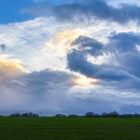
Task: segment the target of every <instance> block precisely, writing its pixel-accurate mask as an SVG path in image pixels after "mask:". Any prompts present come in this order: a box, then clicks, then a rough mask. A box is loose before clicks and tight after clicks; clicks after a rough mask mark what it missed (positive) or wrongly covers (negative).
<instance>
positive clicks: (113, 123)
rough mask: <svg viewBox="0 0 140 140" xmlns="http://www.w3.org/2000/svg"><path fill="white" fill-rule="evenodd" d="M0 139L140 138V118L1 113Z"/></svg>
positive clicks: (121, 139) (103, 139)
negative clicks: (27, 115)
mask: <svg viewBox="0 0 140 140" xmlns="http://www.w3.org/2000/svg"><path fill="white" fill-rule="evenodd" d="M0 140H140V119H138V118H137V119H135V118H85V117H77V118H76V117H75V118H70V117H67V118H66V117H64V118H63V117H62V118H57V117H38V118H32V117H31V118H25V117H0Z"/></svg>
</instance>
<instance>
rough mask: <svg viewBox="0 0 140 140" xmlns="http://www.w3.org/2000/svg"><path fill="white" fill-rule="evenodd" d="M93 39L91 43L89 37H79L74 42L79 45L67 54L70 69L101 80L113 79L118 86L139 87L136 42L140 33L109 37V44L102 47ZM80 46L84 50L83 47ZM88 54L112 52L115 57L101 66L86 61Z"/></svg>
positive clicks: (139, 65) (139, 42)
mask: <svg viewBox="0 0 140 140" xmlns="http://www.w3.org/2000/svg"><path fill="white" fill-rule="evenodd" d="M86 40H87V42H86ZM91 40H92V39H91V38H90V43H89V38H87V37H85V38H84V37H82V38H81V40H79V38H78V39H76V41H74V43H72V44H76V45H77V46H78V47H79V48H78V49H73V50H72V51H70V52H69V53H68V55H67V60H68V67H69V69H71V70H72V71H76V72H80V73H81V74H84V75H86V76H88V77H93V78H97V79H100V80H102V81H106V82H107V81H110V82H111V81H112V83H113V82H114V81H115V82H116V83H115V86H117V87H120V88H121V87H122V88H126V89H127V88H135V89H139V84H140V71H139V67H140V52H139V50H138V49H137V45H139V44H140V35H139V34H134V33H119V34H115V35H113V36H111V37H109V42H108V43H107V44H105V45H102V46H101V43H100V42H98V41H95V40H94V39H93V41H91ZM78 41H79V42H78ZM75 42H76V43H75ZM91 42H92V43H91ZM93 42H94V43H93ZM95 42H96V43H95ZM97 42H98V43H97ZM99 44H100V47H99ZM81 47H82V48H84V49H81ZM97 48H98V49H97ZM94 49H95V51H94ZM87 50H88V51H87ZM90 50H91V52H92V53H91V52H90ZM97 50H98V51H97ZM93 52H94V53H93ZM89 54H90V55H92V56H93V57H97V56H102V55H103V54H106V55H109V54H111V55H112V56H113V58H111V59H112V60H110V61H112V63H110V62H107V63H103V64H101V65H98V64H95V63H94V62H93V63H91V62H90V61H88V60H87V55H89ZM115 64H116V65H115ZM122 82H123V83H124V84H122ZM109 84H110V83H109ZM113 84H114V83H113ZM110 85H111V84H110Z"/></svg>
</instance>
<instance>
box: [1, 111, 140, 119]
mask: <svg viewBox="0 0 140 140" xmlns="http://www.w3.org/2000/svg"><path fill="white" fill-rule="evenodd" d="M0 116H1V117H2V115H0ZM8 116H9V117H48V116H47V115H45V116H42V115H39V114H36V113H32V112H27V113H22V114H21V113H13V114H10V115H8ZM51 117H96V118H98V117H99V118H100V117H103V118H140V114H138V113H134V114H119V113H118V112H116V111H113V112H110V113H106V112H105V113H102V114H96V113H93V112H87V113H85V114H84V115H77V114H69V115H66V114H56V115H54V116H51Z"/></svg>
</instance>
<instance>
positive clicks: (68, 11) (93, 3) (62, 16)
mask: <svg viewBox="0 0 140 140" xmlns="http://www.w3.org/2000/svg"><path fill="white" fill-rule="evenodd" d="M22 11H23V13H30V14H31V15H37V16H42V15H43V16H45V15H47V16H49V15H50V16H52V15H53V16H55V17H56V18H57V19H58V20H60V21H71V20H84V21H88V20H89V21H90V20H92V19H93V17H96V18H98V19H103V20H109V21H115V22H118V23H125V22H128V21H130V20H136V21H139V20H140V7H139V6H137V5H128V4H121V5H120V6H119V7H117V8H116V7H113V6H111V5H109V4H108V3H107V2H106V1H104V0H86V1H85V0H75V1H72V2H71V3H66V2H64V3H59V4H58V5H49V6H48V4H46V5H45V4H43V6H41V5H40V6H39V7H32V8H27V9H24V10H22Z"/></svg>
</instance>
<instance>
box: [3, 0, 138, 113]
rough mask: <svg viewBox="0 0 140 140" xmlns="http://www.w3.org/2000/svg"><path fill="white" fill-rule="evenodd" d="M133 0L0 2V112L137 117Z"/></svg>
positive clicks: (16, 0)
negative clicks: (89, 113)
mask: <svg viewBox="0 0 140 140" xmlns="http://www.w3.org/2000/svg"><path fill="white" fill-rule="evenodd" d="M139 69H140V2H139V1H138V0H124V1H123V0H121V1H120V0H67V1H66V0H21V1H19V0H3V1H1V2H0V90H1V91H0V114H11V113H16V112H19V113H23V112H35V113H39V114H44V115H45V114H47V115H54V114H57V113H64V114H84V113H86V112H89V111H92V112H94V113H103V112H112V111H118V112H119V113H140V102H139V101H140V71H139Z"/></svg>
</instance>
